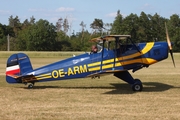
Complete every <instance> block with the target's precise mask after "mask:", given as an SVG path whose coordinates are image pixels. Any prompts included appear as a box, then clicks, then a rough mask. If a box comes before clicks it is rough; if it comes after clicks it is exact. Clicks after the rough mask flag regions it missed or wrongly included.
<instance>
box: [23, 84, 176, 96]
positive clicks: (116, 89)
mask: <svg viewBox="0 0 180 120" xmlns="http://www.w3.org/2000/svg"><path fill="white" fill-rule="evenodd" d="M110 85H111V86H109V87H108V86H105V87H103V86H94V87H93V86H88V87H84V86H79V87H74V86H72V87H63V86H34V88H33V89H51V88H52V89H109V90H111V91H109V92H106V93H104V94H133V93H136V92H134V91H132V90H131V87H130V85H128V84H126V83H117V84H115V83H113V84H110ZM143 86H144V88H143V91H142V92H163V91H166V90H169V89H172V88H180V87H174V86H172V85H168V84H164V83H159V82H144V83H143ZM128 87H129V89H127V88H128ZM23 88H24V89H28V88H27V87H23ZM33 89H32V90H33Z"/></svg>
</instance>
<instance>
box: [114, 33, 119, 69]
mask: <svg viewBox="0 0 180 120" xmlns="http://www.w3.org/2000/svg"><path fill="white" fill-rule="evenodd" d="M118 40H119V37H118V36H116V37H115V51H114V65H113V70H115V67H116V66H115V65H116V57H117V43H118Z"/></svg>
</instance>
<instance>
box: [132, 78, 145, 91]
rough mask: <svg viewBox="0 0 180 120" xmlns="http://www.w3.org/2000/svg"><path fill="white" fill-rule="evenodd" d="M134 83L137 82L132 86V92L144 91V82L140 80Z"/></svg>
mask: <svg viewBox="0 0 180 120" xmlns="http://www.w3.org/2000/svg"><path fill="white" fill-rule="evenodd" d="M134 81H135V83H134V84H133V85H132V90H133V91H142V89H143V86H142V82H141V81H140V80H139V79H135V80H134Z"/></svg>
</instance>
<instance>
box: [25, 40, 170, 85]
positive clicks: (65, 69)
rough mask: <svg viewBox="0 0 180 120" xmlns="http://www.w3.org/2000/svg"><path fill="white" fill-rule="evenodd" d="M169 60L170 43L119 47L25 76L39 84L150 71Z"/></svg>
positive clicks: (56, 64) (55, 64) (53, 65)
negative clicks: (107, 73) (108, 72)
mask: <svg viewBox="0 0 180 120" xmlns="http://www.w3.org/2000/svg"><path fill="white" fill-rule="evenodd" d="M167 57H168V45H167V42H149V43H139V44H137V45H136V46H134V45H120V46H119V47H118V48H117V49H112V50H111V49H108V48H104V49H103V50H100V51H99V52H98V53H94V54H90V53H85V54H82V55H78V56H75V57H71V58H68V59H65V60H61V61H58V62H56V63H53V64H49V65H46V66H43V67H40V68H37V69H34V70H31V71H28V72H26V73H24V74H23V75H22V76H26V75H33V76H35V79H36V80H37V81H39V82H43V81H52V80H66V79H73V78H84V77H87V76H89V75H91V74H94V73H97V72H100V71H105V70H131V69H132V70H135V71H136V69H141V68H143V67H147V66H149V65H151V64H154V63H156V62H159V61H161V60H164V59H166V58H167Z"/></svg>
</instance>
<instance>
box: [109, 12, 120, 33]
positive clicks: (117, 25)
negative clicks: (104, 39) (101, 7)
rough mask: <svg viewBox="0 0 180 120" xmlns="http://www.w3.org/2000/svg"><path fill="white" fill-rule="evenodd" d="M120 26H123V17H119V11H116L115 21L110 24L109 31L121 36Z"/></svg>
mask: <svg viewBox="0 0 180 120" xmlns="http://www.w3.org/2000/svg"><path fill="white" fill-rule="evenodd" d="M122 25H123V16H122V15H121V13H120V10H118V11H117V15H116V17H115V20H114V22H113V24H112V29H111V32H112V34H123V31H122Z"/></svg>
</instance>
